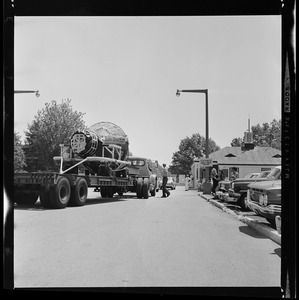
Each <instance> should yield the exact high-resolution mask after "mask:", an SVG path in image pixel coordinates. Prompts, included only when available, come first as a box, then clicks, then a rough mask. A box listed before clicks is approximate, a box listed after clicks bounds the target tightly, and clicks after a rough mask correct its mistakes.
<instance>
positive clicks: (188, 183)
mask: <svg viewBox="0 0 299 300" xmlns="http://www.w3.org/2000/svg"><path fill="white" fill-rule="evenodd" d="M190 181H191V178H190V177H189V175H186V177H185V191H189V186H190Z"/></svg>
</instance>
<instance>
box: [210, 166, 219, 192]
mask: <svg viewBox="0 0 299 300" xmlns="http://www.w3.org/2000/svg"><path fill="white" fill-rule="evenodd" d="M211 175H212V180H213V186H212V194H213V195H215V193H216V187H217V185H218V180H217V178H216V176H217V175H218V174H217V170H216V169H215V168H213V169H212V172H211Z"/></svg>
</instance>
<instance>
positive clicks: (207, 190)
mask: <svg viewBox="0 0 299 300" xmlns="http://www.w3.org/2000/svg"><path fill="white" fill-rule="evenodd" d="M181 93H202V94H205V95H206V145H205V152H206V158H209V105H208V89H200V90H177V92H176V95H177V96H178V97H179V96H180V94H181ZM203 193H204V194H211V183H210V181H209V167H206V170H205V182H204V184H203Z"/></svg>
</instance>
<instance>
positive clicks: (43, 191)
mask: <svg viewBox="0 0 299 300" xmlns="http://www.w3.org/2000/svg"><path fill="white" fill-rule="evenodd" d="M39 200H40V203H41V205H42V207H44V208H51V202H50V191H49V189H48V188H47V187H46V186H41V188H40V195H39Z"/></svg>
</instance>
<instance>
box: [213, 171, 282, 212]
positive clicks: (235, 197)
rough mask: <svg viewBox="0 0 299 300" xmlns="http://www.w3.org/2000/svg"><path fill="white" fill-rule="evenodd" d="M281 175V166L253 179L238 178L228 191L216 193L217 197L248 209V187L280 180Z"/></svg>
mask: <svg viewBox="0 0 299 300" xmlns="http://www.w3.org/2000/svg"><path fill="white" fill-rule="evenodd" d="M280 173H281V166H277V167H275V168H273V169H272V170H271V171H270V172H269V171H262V172H261V173H259V175H258V176H257V177H252V178H237V179H235V180H233V181H230V184H229V185H230V186H229V188H228V189H225V190H222V191H221V190H220V191H218V192H216V194H217V197H218V198H219V199H222V200H224V201H226V202H233V203H236V204H237V205H239V206H240V207H241V208H242V209H247V207H246V205H245V197H246V194H247V190H248V185H249V184H250V183H253V182H261V181H269V180H273V179H278V178H279V176H280Z"/></svg>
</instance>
